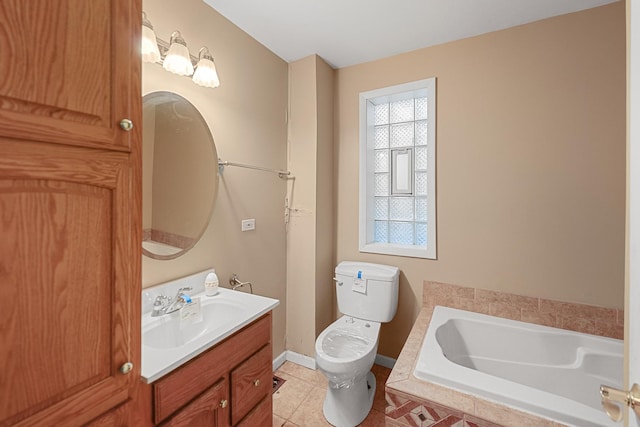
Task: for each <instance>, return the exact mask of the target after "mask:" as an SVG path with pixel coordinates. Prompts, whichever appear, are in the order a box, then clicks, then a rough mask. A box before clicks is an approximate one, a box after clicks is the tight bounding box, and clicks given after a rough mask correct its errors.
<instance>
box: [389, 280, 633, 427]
mask: <svg viewBox="0 0 640 427" xmlns="http://www.w3.org/2000/svg"><path fill="white" fill-rule="evenodd" d="M423 295H424V299H423V308H422V310H421V312H420V314H419V315H418V318H417V319H416V321H415V323H414V326H413V329H412V330H411V333H410V334H409V337H408V338H407V341H406V343H405V345H404V347H403V349H402V352H401V353H400V356H399V357H398V360H397V362H396V364H395V367H394V368H393V371H392V372H391V374H390V376H389V379H388V381H387V384H386V399H387V409H386V425H387V426H420V427H449V426H452V427H476V426H477V427H501V426H513V427H529V426H530V427H559V426H564V424H562V423H558V422H555V421H551V420H548V419H544V418H540V417H537V416H534V415H531V414H528V413H525V412H521V411H518V410H515V409H513V408H509V407H506V406H503V405H500V404H497V403H493V402H490V401H487V400H484V399H480V398H477V397H474V396H472V395H469V394H465V393H461V392H458V391H456V390H453V389H450V388H447V387H442V386H440V385H437V384H433V383H429V382H426V381H422V380H419V379H417V378H415V377H414V376H413V371H414V367H415V364H416V362H417V359H418V355H419V352H420V348H421V347H422V341H423V339H424V337H425V335H426V331H427V328H428V326H429V322H430V320H431V314H432V312H433V309H434V307H435V306H436V305H441V306H445V307H452V308H459V309H462V310H467V311H475V312H479V313H483V314H490V315H493V316H497V317H503V318H508V319H514V320H522V321H525V322H529V323H535V324H540V325H546V326H555V327H559V328H562V329H568V330H574V331H578V332H586V333H592V334H596V335H602V336H608V337H611V338H618V339H621V338H622V337H623V333H624V331H623V319H624V313H623V312H622V311H621V310H616V309H609V308H602V307H596V306H589V305H584V304H573V303H567V302H559V301H553V300H545V299H539V298H532V297H525V296H519V295H513V294H508V293H502V292H496V291H486V290H481V289H474V288H469V287H462V286H456V285H449V284H445V283H437V282H425V283H424V288H423Z"/></svg>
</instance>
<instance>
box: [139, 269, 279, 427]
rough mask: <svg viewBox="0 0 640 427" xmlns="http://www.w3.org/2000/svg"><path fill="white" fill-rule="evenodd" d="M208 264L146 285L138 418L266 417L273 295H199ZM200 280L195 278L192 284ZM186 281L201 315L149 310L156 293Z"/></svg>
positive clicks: (257, 421)
mask: <svg viewBox="0 0 640 427" xmlns="http://www.w3.org/2000/svg"><path fill="white" fill-rule="evenodd" d="M207 272H208V271H203V272H201V273H197V274H194V275H192V276H189V277H186V278H183V279H178V280H176V281H173V282H170V283H167V284H165V285H162V286H159V287H154V288H150V289H145V291H144V292H143V296H142V299H143V316H142V367H141V380H142V383H141V384H140V394H139V401H140V415H141V417H142V419H140V420H138V423H137V425H144V426H150V425H161V426H185V425H206V426H256V425H268V424H270V423H271V418H272V395H271V391H272V374H273V369H272V357H273V356H272V348H271V322H272V315H271V310H273V308H275V307H276V306H277V305H278V304H279V302H278V300H275V299H272V298H266V297H262V296H258V295H252V294H248V293H245V292H239V291H232V290H230V289H222V288H221V289H219V292H218V294H217V295H215V296H212V297H207V296H205V295H204V293H203V291H204V289H203V287H202V283H204V277H205V276H206V274H207ZM194 284H198V285H194ZM186 285H190V286H191V287H192V288H193V290H192V292H190V294H191V297H192V299H193V300H196V299H197V298H199V299H200V305H201V308H200V311H201V318H198V319H196V321H194V322H190V320H189V319H187V320H185V319H184V318H183V317H181V316H182V314H181V312H180V311H176V312H175V313H171V314H167V315H163V316H159V317H152V316H151V311H152V309H153V307H152V301H153V300H154V299H155V298H157V295H160V294H163V295H172V294H173V293H174V292H176V291H177V290H178V289H180V288H182V287H184V286H186Z"/></svg>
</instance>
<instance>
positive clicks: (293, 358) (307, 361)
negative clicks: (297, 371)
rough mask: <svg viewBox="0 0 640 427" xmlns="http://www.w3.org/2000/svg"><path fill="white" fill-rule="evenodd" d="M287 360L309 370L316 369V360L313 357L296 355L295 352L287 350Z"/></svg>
mask: <svg viewBox="0 0 640 427" xmlns="http://www.w3.org/2000/svg"><path fill="white" fill-rule="evenodd" d="M287 360H288V361H289V362H293V363H295V364H296V365H300V366H304V367H305V368H309V369H313V370H315V369H316V359H314V358H313V357H309V356H305V355H304V354H300V353H296V352H295V351H291V350H287Z"/></svg>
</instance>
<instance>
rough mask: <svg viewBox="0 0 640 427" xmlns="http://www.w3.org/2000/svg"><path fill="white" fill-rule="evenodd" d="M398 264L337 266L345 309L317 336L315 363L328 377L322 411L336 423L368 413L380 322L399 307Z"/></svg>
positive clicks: (349, 425) (353, 421) (344, 425)
mask: <svg viewBox="0 0 640 427" xmlns="http://www.w3.org/2000/svg"><path fill="white" fill-rule="evenodd" d="M399 273H400V271H399V270H398V268H397V267H391V266H388V265H381V264H370V263H364V262H349V261H344V262H341V263H340V264H338V266H337V267H336V269H335V279H334V280H335V282H336V285H335V286H336V296H337V300H338V310H339V311H340V313H342V314H343V316H342V317H340V318H339V319H338V320H336V321H335V322H333V323H332V324H331V325H329V326H328V327H327V328H326V329H325V330H324V331H322V332H321V333H320V335H319V336H318V339H316V348H315V350H316V365H317V366H318V368H319V369H320V371H321V372H322V373H323V374H324V375H325V376H326V377H327V379H328V380H329V386H328V387H327V394H326V396H325V399H324V404H323V407H322V411H323V413H324V417H325V418H326V420H327V421H328V422H329V423H331V424H332V425H334V426H336V427H354V426H357V425H358V424H360V423H361V422H362V421H363V420H364V419H365V418H366V417H367V414H369V411H370V410H371V406H372V405H373V396H374V394H375V391H376V379H375V377H374V375H373V373H372V372H371V367H372V366H373V362H374V361H375V358H376V351H377V350H378V334H379V332H380V324H381V323H382V322H390V321H391V319H393V316H395V314H396V310H397V308H398V276H399Z"/></svg>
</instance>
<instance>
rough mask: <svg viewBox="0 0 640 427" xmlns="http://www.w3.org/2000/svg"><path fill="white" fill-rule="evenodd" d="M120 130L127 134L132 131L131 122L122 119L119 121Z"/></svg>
mask: <svg viewBox="0 0 640 427" xmlns="http://www.w3.org/2000/svg"><path fill="white" fill-rule="evenodd" d="M120 128H121V129H122V130H126V131H127V132H129V131H130V130H131V129H133V122H132V121H131V120H129V119H122V120H120Z"/></svg>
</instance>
